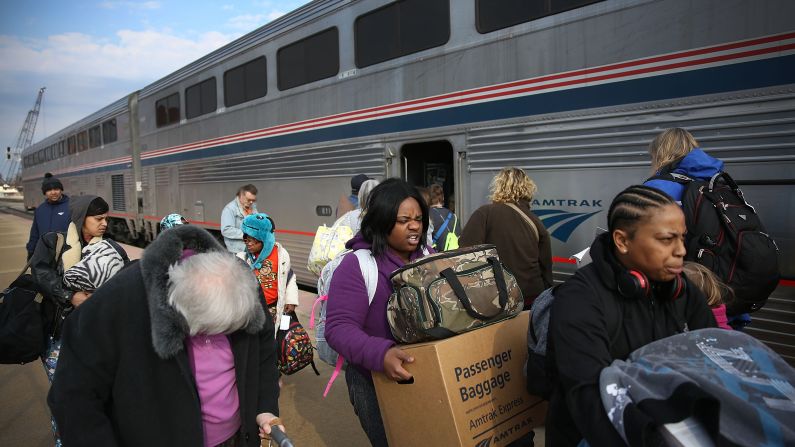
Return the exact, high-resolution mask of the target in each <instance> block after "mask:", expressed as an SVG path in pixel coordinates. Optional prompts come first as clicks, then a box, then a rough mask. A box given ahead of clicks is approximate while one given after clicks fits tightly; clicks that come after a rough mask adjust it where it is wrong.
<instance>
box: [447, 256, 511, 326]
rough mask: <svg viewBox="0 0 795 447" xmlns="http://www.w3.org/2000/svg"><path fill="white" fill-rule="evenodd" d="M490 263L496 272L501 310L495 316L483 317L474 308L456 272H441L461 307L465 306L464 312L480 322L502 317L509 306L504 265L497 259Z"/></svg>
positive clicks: (495, 279) (495, 278)
mask: <svg viewBox="0 0 795 447" xmlns="http://www.w3.org/2000/svg"><path fill="white" fill-rule="evenodd" d="M487 261H488V263H489V264H491V268H492V270H493V271H494V282H495V283H496V284H497V291H498V295H499V302H500V310H499V311H497V313H495V314H494V315H483V314H481V313H479V312H478V311H476V310H475V309H474V308H473V307H472V302H471V301H469V297H468V296H467V293H466V291H465V290H464V286H462V285H461V281H460V280H459V279H458V276H456V274H455V271H454V270H453V269H452V268H449V267H448V268H446V269H444V270H442V271H441V272H439V274H441V275H442V277H443V278H444V279H446V280H447V284H449V285H450V288H451V289H452V290H453V293H455V296H456V298H458V301H460V302H461V305H462V306H464V310H466V312H467V314H468V315H469V316H470V317H472V318H476V319H478V320H491V319H493V318H496V317H499V316H501V315H502V314H503V313H504V312H505V306H507V305H508V288H507V287H506V285H505V277H504V276H503V270H502V265H501V264H500V261H498V260H497V258H493V257H491V258H488V259H487Z"/></svg>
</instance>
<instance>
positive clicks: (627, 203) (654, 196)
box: [607, 185, 676, 238]
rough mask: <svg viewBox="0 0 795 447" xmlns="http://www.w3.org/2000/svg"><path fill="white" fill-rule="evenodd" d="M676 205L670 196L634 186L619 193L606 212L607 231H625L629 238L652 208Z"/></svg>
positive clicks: (651, 189) (644, 187)
mask: <svg viewBox="0 0 795 447" xmlns="http://www.w3.org/2000/svg"><path fill="white" fill-rule="evenodd" d="M668 205H676V201H674V199H673V198H671V196H669V195H668V194H666V193H664V192H662V191H660V190H658V189H655V188H651V187H649V186H642V185H634V186H630V187H629V188H627V189H625V190H623V191H621V192H620V193H618V195H617V196H616V197H615V198H614V199H613V203H611V204H610V211H608V212H607V229H608V231H609V232H610V233H611V234H612V233H613V232H614V231H615V230H625V231H627V232H628V234H629V237H630V238H631V237H633V236H634V234H635V227H636V226H637V223H638V222H639V221H640V220H642V219H644V218H646V217H647V216H648V215H649V213H650V211H651V210H652V209H653V208H663V207H665V206H668Z"/></svg>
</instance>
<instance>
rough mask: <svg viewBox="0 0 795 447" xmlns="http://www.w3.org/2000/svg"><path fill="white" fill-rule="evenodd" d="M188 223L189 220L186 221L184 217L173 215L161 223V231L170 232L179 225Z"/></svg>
mask: <svg viewBox="0 0 795 447" xmlns="http://www.w3.org/2000/svg"><path fill="white" fill-rule="evenodd" d="M187 223H188V219H185V218H184V217H182V215H180V214H177V213H171V214H169V215H168V216H166V217H164V218H163V220H161V221H160V231H163V230H168V229H169V228H174V227H176V226H177V225H185V224H187Z"/></svg>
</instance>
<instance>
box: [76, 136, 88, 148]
mask: <svg viewBox="0 0 795 447" xmlns="http://www.w3.org/2000/svg"><path fill="white" fill-rule="evenodd" d="M86 149H88V132H87V131H83V132H80V133H79V134H77V152H83V151H84V150H86Z"/></svg>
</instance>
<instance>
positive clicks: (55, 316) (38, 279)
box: [30, 195, 101, 339]
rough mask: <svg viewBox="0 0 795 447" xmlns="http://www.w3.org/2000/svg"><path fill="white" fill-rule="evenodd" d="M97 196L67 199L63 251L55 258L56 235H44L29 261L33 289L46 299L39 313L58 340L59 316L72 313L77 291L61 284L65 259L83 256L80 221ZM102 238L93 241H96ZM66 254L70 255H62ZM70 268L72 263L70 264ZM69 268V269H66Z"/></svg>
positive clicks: (83, 218)
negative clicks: (68, 219) (66, 222)
mask: <svg viewBox="0 0 795 447" xmlns="http://www.w3.org/2000/svg"><path fill="white" fill-rule="evenodd" d="M96 197H97V196H92V195H84V196H77V197H75V198H72V199H71V200H69V214H70V219H71V222H70V223H69V225H68V227H67V231H66V232H65V233H60V234H62V235H63V238H64V245H63V249H62V250H61V252H60V254H57V256H56V246H57V241H58V234H57V233H56V232H50V233H46V234H43V235H42V236H41V238H39V241H38V243H37V244H36V250H35V251H34V252H33V256H31V258H30V272H31V275H32V276H33V281H34V282H35V283H36V288H37V289H38V290H39V292H41V293H42V295H44V297H45V298H46V299H45V300H43V301H42V314H43V318H44V323H45V325H46V326H47V328H46V329H47V331H48V333H49V334H53V335H55V338H56V339H57V338H58V337H59V332H60V324H61V322H62V320H61V318H60V317H61V316H65V315H66V314H68V313H69V312H70V311H71V307H72V304H71V301H72V295H74V293H75V292H76V290H69V289H68V288H66V287H65V286H64V285H63V273H64V270H65V268H64V267H65V266H64V259H66V258H69V259H72V260H79V259H81V257H82V250H83V247H84V246H85V245H86V242H85V240H84V239H83V235H82V229H83V222H84V221H85V220H86V213H87V212H88V206H89V204H90V203H91V201H92V200H94V199H95V198H96ZM99 240H101V238H95V239H92V242H93V241H99ZM67 252H69V253H70V255H66V258H65V257H64V256H65V255H64V254H65V253H67ZM69 267H71V264H70V265H69ZM67 268H68V267H67Z"/></svg>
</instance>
